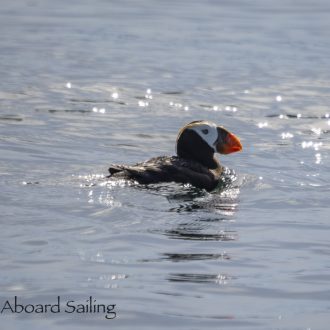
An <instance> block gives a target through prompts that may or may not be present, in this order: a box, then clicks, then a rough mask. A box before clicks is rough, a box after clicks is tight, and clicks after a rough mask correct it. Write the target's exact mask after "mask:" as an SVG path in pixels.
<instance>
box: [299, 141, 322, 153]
mask: <svg viewBox="0 0 330 330" xmlns="http://www.w3.org/2000/svg"><path fill="white" fill-rule="evenodd" d="M322 145H323V143H322V142H313V141H303V142H302V143H301V147H302V148H303V149H307V148H314V150H315V151H318V150H319V149H320V147H321V146H322Z"/></svg>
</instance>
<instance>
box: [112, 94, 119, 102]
mask: <svg viewBox="0 0 330 330" xmlns="http://www.w3.org/2000/svg"><path fill="white" fill-rule="evenodd" d="M111 97H112V98H113V99H115V100H116V99H118V97H119V94H118V93H117V92H113V93H112V94H111Z"/></svg>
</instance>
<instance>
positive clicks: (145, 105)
mask: <svg viewBox="0 0 330 330" xmlns="http://www.w3.org/2000/svg"><path fill="white" fill-rule="evenodd" d="M138 105H139V107H147V106H148V105H149V102H146V101H142V100H139V102H138Z"/></svg>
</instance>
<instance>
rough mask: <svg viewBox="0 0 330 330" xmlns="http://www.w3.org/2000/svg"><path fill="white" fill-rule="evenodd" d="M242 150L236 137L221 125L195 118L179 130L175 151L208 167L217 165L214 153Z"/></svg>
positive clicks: (180, 155) (212, 167) (211, 167)
mask: <svg viewBox="0 0 330 330" xmlns="http://www.w3.org/2000/svg"><path fill="white" fill-rule="evenodd" d="M241 150H242V144H241V142H240V140H239V139H238V137H236V136H235V135H234V134H233V133H230V132H229V131H227V130H226V129H225V128H223V127H222V126H217V125H216V124H214V123H212V122H210V121H206V120H197V121H193V122H191V123H189V124H187V125H185V126H184V127H183V128H181V130H180V131H179V134H178V138H177V141H176V152H177V155H178V156H179V157H182V158H186V159H191V160H194V161H197V162H199V163H200V164H202V165H204V166H206V167H207V168H209V169H215V168H217V167H218V166H219V163H218V161H217V160H216V159H215V157H214V153H215V152H217V153H219V154H225V155H227V154H230V153H233V152H236V151H241Z"/></svg>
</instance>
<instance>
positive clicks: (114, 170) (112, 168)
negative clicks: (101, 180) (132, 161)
mask: <svg viewBox="0 0 330 330" xmlns="http://www.w3.org/2000/svg"><path fill="white" fill-rule="evenodd" d="M122 171H123V166H121V165H111V166H110V167H109V173H110V175H108V176H107V178H110V177H111V176H112V175H114V174H116V173H119V172H122Z"/></svg>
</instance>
